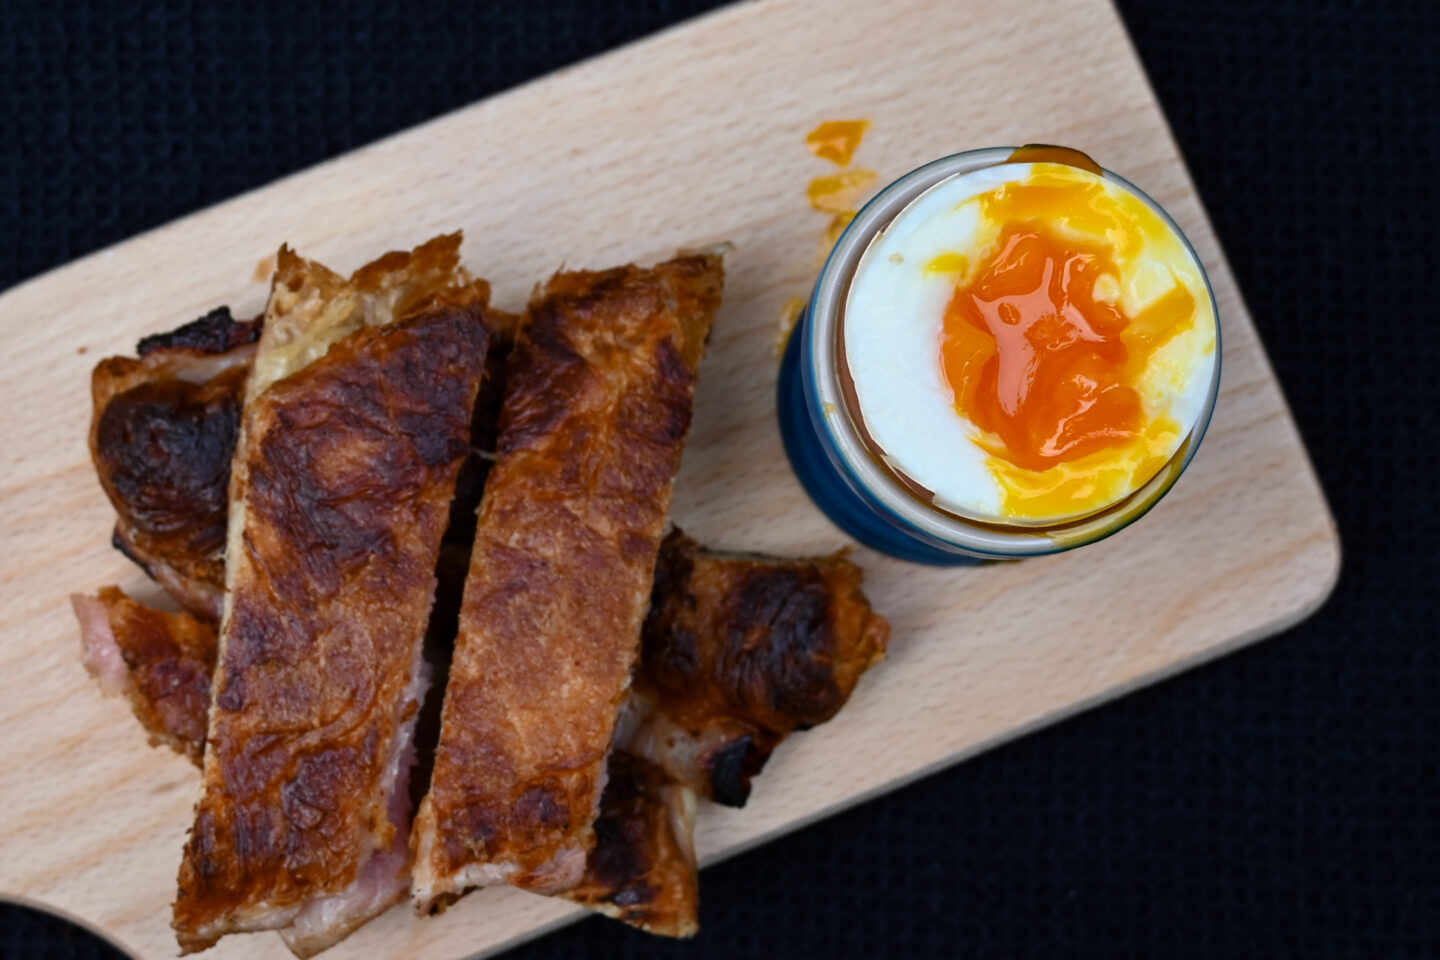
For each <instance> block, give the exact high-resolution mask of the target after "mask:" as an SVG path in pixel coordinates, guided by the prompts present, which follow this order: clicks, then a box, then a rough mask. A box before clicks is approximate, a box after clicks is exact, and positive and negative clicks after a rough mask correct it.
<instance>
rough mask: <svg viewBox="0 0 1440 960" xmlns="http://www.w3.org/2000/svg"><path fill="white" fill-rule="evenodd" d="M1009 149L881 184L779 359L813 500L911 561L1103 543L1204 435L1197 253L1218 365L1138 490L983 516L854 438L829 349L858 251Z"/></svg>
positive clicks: (1160, 488)
mask: <svg viewBox="0 0 1440 960" xmlns="http://www.w3.org/2000/svg"><path fill="white" fill-rule="evenodd" d="M1014 152H1015V148H1013V147H992V148H989V149H985V150H970V151H967V152H965V153H957V154H955V155H953V156H949V157H945V158H943V159H940V160H936V161H934V162H933V163H928V164H926V165H925V166H923V167H920V168H918V169H916V170H912V171H911V172H910V173H907V174H906V175H905V176H903V177H901V178H900V179H899V180H896V181H895V182H894V183H892V184H890V185H889V186H888V187H886V188H885V189H884V190H882V191H880V193H879V194H877V195H876V196H875V198H874V199H872V200H871V201H870V202H869V203H868V204H866V205H865V207H864V209H862V210H861V211H860V212H859V213H858V214H857V215H856V216H855V219H854V220H852V221H851V222H850V225H849V226H848V227H846V229H845V232H844V233H843V234H841V236H840V239H839V240H838V241H837V242H836V244H835V248H834V249H833V250H832V251H831V252H830V256H829V258H828V259H827V260H826V262H825V267H824V269H822V270H821V272H820V277H819V279H818V280H817V281H816V283H815V290H814V293H813V294H812V295H811V297H810V302H809V304H808V305H807V306H806V308H805V311H804V312H803V313H802V314H801V316H800V319H799V322H798V323H797V324H796V326H795V330H794V331H793V333H792V334H791V336H790V341H789V343H788V345H787V347H786V350H785V356H784V360H783V361H782V364H781V367H780V385H779V398H778V399H779V417H780V432H781V435H782V437H783V439H784V442H785V450H786V453H787V454H788V455H789V457H790V463H791V466H792V467H794V469H795V473H796V475H797V476H798V477H799V478H800V482H801V483H802V484H803V485H804V487H805V490H806V492H807V493H809V494H810V497H811V499H812V500H814V501H815V503H816V505H818V506H819V507H820V509H821V510H823V511H824V512H825V514H826V515H827V516H829V517H830V519H831V520H833V521H834V522H835V524H836V525H837V526H839V527H840V528H841V529H842V530H844V531H845V532H846V533H848V534H849V535H850V536H852V537H854V538H855V539H856V540H858V541H859V542H861V543H863V544H865V545H866V546H869V547H872V548H874V549H875V550H878V551H880V552H882V553H887V554H890V555H891V556H895V557H899V558H900V559H902V560H910V561H913V562H916V563H929V564H940V565H958V564H973V563H978V562H982V561H985V560H1015V559H1021V558H1024V557H1034V556H1042V555H1044V554H1049V553H1058V552H1060V551H1062V550H1070V549H1073V548H1075V547H1080V546H1084V545H1086V544H1090V543H1094V542H1096V541H1097V540H1102V539H1104V538H1105V537H1108V536H1110V535H1111V534H1113V533H1116V532H1118V531H1120V530H1122V529H1124V528H1125V527H1127V526H1129V525H1130V524H1131V523H1134V522H1135V521H1136V520H1138V519H1139V518H1140V517H1142V516H1143V515H1144V514H1145V513H1146V512H1147V511H1149V510H1150V508H1151V507H1153V506H1154V505H1155V504H1156V503H1157V502H1159V500H1160V498H1161V497H1163V496H1164V495H1165V494H1166V492H1168V491H1169V489H1170V488H1171V487H1172V486H1174V484H1175V481H1176V480H1178V479H1179V478H1180V474H1181V473H1182V472H1183V471H1184V470H1185V467H1186V466H1188V465H1189V463H1190V460H1191V459H1192V458H1193V457H1194V456H1195V451H1196V450H1197V449H1198V448H1199V446H1200V441H1201V440H1202V439H1203V438H1204V436H1205V430H1206V427H1207V426H1208V425H1209V422H1210V417H1211V414H1212V413H1213V411H1214V409H1215V400H1216V397H1217V395H1218V393H1219V387H1220V330H1219V316H1220V314H1219V310H1218V309H1215V294H1214V291H1213V290H1211V288H1210V280H1209V277H1208V276H1206V275H1205V270H1204V267H1203V266H1202V265H1201V264H1200V258H1199V257H1198V256H1195V257H1194V259H1195V263H1196V265H1197V267H1199V269H1200V274H1201V276H1202V278H1204V280H1205V288H1206V291H1207V292H1208V293H1209V295H1210V303H1211V307H1212V309H1215V317H1216V331H1215V351H1216V357H1215V365H1214V368H1213V373H1212V375H1211V382H1210V387H1209V392H1208V394H1207V399H1206V402H1205V406H1204V407H1203V408H1202V410H1201V412H1200V416H1199V418H1198V419H1197V420H1196V423H1195V426H1194V428H1193V429H1192V430H1191V432H1190V436H1189V437H1188V438H1187V439H1186V440H1185V442H1184V443H1183V444H1181V446H1180V449H1179V450H1177V451H1176V453H1175V455H1174V457H1172V458H1171V460H1170V462H1169V463H1167V464H1166V465H1165V466H1164V467H1162V468H1161V469H1160V471H1159V472H1157V473H1156V474H1155V476H1154V477H1153V478H1151V479H1150V481H1149V482H1148V483H1146V484H1145V485H1144V486H1143V487H1141V488H1140V489H1139V490H1137V491H1135V492H1134V493H1133V494H1131V495H1130V496H1128V497H1126V498H1125V499H1124V500H1121V501H1120V502H1119V503H1116V504H1114V505H1112V506H1110V507H1109V508H1107V509H1105V510H1102V511H1100V512H1098V513H1095V514H1092V515H1090V516H1088V517H1084V518H1082V519H1080V520H1076V521H1072V522H1069V523H1066V524H1063V525H1058V526H1053V527H1018V526H1003V525H999V524H988V523H980V522H977V521H973V520H966V519H964V518H962V517H958V516H955V515H954V514H951V513H947V512H945V511H943V510H940V509H938V508H936V507H935V506H933V505H932V504H930V503H927V502H925V501H924V500H922V499H921V498H920V497H918V496H917V495H916V494H915V493H914V492H912V491H911V490H909V489H907V488H906V487H905V486H904V485H903V484H901V483H900V482H899V481H898V480H896V478H895V477H894V476H893V475H891V474H890V473H889V472H888V471H887V470H886V469H885V468H884V467H882V466H881V465H880V464H879V463H877V462H876V460H875V459H874V457H873V456H872V455H871V453H870V452H869V451H868V450H867V449H866V447H865V445H864V444H863V443H862V441H861V438H860V434H859V432H858V431H857V430H856V428H855V425H854V423H853V421H852V420H851V419H850V415H849V413H848V412H847V404H846V402H845V399H844V396H843V394H842V390H841V385H840V378H839V371H838V363H839V357H838V354H837V350H836V344H837V339H838V336H839V331H840V318H841V314H842V312H843V310H844V307H845V299H846V296H847V294H848V291H849V286H850V278H851V277H852V276H853V275H854V273H855V269H856V266H857V265H858V263H859V262H860V258H861V256H862V255H863V254H864V252H865V250H866V248H867V247H868V246H869V245H870V242H871V240H873V239H874V237H875V236H876V234H878V233H879V232H880V231H881V230H882V229H884V228H885V226H886V225H887V224H889V223H890V221H892V220H893V219H894V218H895V217H896V216H898V215H899V213H900V211H901V210H903V209H905V207H906V206H907V205H909V203H910V202H911V201H912V200H914V199H915V198H916V197H918V196H920V194H922V193H924V192H925V191H926V190H928V189H930V188H931V187H932V186H934V185H935V184H937V183H939V182H940V181H942V180H945V179H947V178H949V177H953V176H956V175H959V174H964V173H969V172H971V171H973V170H979V169H982V168H984V167H989V166H994V165H995V164H999V163H1004V162H1005V161H1006V160H1007V159H1009V157H1010V156H1011V155H1012V154H1013V153H1014ZM1103 175H1104V176H1105V178H1106V179H1108V180H1111V181H1114V182H1115V183H1117V184H1119V185H1120V186H1122V187H1124V188H1125V189H1127V190H1129V191H1131V192H1132V193H1134V194H1135V195H1136V196H1138V197H1140V198H1142V199H1143V200H1145V201H1146V202H1147V203H1148V204H1149V205H1150V206H1151V207H1152V208H1153V209H1154V210H1155V212H1156V213H1158V214H1159V215H1160V216H1161V217H1162V218H1163V219H1164V220H1165V222H1166V223H1168V224H1169V225H1170V226H1171V227H1172V228H1173V229H1174V230H1175V232H1176V234H1177V235H1179V236H1180V237H1181V239H1182V240H1184V242H1185V245H1186V247H1187V249H1189V250H1190V253H1191V255H1192V256H1194V249H1193V248H1191V247H1190V243H1189V240H1188V239H1186V238H1185V234H1184V233H1183V232H1182V231H1181V230H1180V228H1179V226H1177V225H1176V224H1175V221H1174V220H1172V219H1171V218H1170V215H1169V214H1167V213H1166V212H1165V210H1164V209H1163V208H1162V207H1161V206H1160V205H1159V204H1158V203H1156V202H1155V201H1154V200H1152V199H1151V198H1150V197H1149V196H1148V195H1146V194H1145V193H1144V192H1143V191H1141V190H1140V189H1139V188H1138V187H1136V186H1135V185H1134V184H1132V183H1130V182H1129V181H1127V180H1125V179H1124V178H1123V177H1120V176H1118V175H1116V174H1114V173H1111V172H1110V171H1108V170H1105V171H1104V174H1103Z"/></svg>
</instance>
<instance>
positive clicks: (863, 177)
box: [805, 120, 877, 254]
mask: <svg viewBox="0 0 1440 960" xmlns="http://www.w3.org/2000/svg"><path fill="white" fill-rule="evenodd" d="M868 129H870V121H869V120H827V121H825V122H824V123H822V124H820V125H819V126H818V127H816V128H815V129H814V130H811V131H810V133H809V134H808V135H807V136H806V137H805V146H806V147H807V148H809V150H810V152H811V153H813V154H814V155H815V156H817V157H819V158H821V159H822V160H829V161H830V162H831V163H833V164H835V165H836V166H838V167H840V172H839V173H832V174H827V175H825V176H820V177H815V178H813V179H812V180H811V181H810V186H809V187H808V188H807V189H806V191H805V195H806V197H807V198H808V199H809V201H810V206H811V208H812V209H814V210H816V211H818V212H820V213H827V214H829V215H830V225H829V226H828V227H827V228H826V230H825V243H824V253H826V254H828V253H829V252H830V248H831V247H833V246H834V245H835V241H837V240H839V239H840V234H841V233H843V232H844V231H845V228H846V227H847V226H849V225H850V221H851V220H854V219H855V214H856V212H857V211H858V210H859V209H860V197H861V195H862V194H863V193H864V192H865V191H866V190H868V189H869V188H870V187H871V186H872V185H873V184H874V183H875V180H876V177H877V174H876V173H875V171H874V170H871V169H870V168H869V167H852V166H850V161H851V160H852V159H853V158H854V156H855V151H856V149H857V148H858V147H859V146H860V141H861V140H863V139H864V138H865V131H866V130H868Z"/></svg>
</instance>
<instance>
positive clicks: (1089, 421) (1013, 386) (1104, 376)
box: [943, 224, 1144, 470]
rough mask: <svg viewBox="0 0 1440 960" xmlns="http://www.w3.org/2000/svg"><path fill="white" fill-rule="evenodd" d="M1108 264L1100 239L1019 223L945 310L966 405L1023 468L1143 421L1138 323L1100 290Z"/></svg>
mask: <svg viewBox="0 0 1440 960" xmlns="http://www.w3.org/2000/svg"><path fill="white" fill-rule="evenodd" d="M1104 271H1105V257H1104V254H1103V253H1102V252H1101V251H1099V250H1098V249H1090V250H1085V249H1078V248H1077V247H1076V246H1075V245H1073V244H1066V243H1065V242H1063V241H1061V240H1060V239H1059V238H1057V237H1055V236H1053V235H1052V234H1050V233H1049V232H1048V231H1047V230H1045V229H1044V228H1043V227H1041V226H1039V225H1037V224H1024V225H1020V224H1011V225H1009V226H1007V227H1006V228H1005V230H1004V231H1003V232H1002V234H1001V236H1000V251H999V253H997V254H996V255H995V257H994V259H992V260H991V261H990V262H989V263H987V264H986V265H985V266H984V267H983V268H982V269H981V270H980V272H979V275H978V276H977V277H976V278H975V279H974V280H973V281H972V282H971V283H969V284H968V285H965V286H963V287H960V288H957V289H956V291H955V296H954V297H953V298H952V299H951V301H950V305H949V306H948V307H947V308H946V311H945V342H944V346H943V362H944V367H945V375H946V377H947V379H949V381H950V386H951V388H952V389H953V390H954V391H955V400H956V404H957V405H958V406H959V408H960V410H961V411H962V412H963V413H964V414H965V415H966V416H967V417H969V418H970V420H971V421H972V422H973V423H974V424H975V425H976V426H978V427H980V428H981V429H982V430H987V431H989V432H990V433H993V434H995V435H996V436H998V437H999V438H1000V440H1001V442H1002V444H1003V451H1004V454H1005V456H1006V457H1007V459H1009V460H1010V461H1011V462H1012V463H1014V464H1016V465H1017V466H1021V467H1025V468H1027V469H1029V470H1045V469H1047V468H1049V467H1052V466H1054V465H1055V464H1056V463H1059V462H1061V461H1064V460H1074V459H1076V458H1078V457H1081V456H1084V455H1085V454H1087V453H1094V452H1095V451H1097V450H1101V449H1103V448H1105V447H1111V446H1118V445H1120V444H1123V443H1124V442H1126V441H1127V440H1129V439H1130V438H1131V437H1133V436H1134V435H1135V434H1136V433H1137V432H1138V431H1139V429H1140V428H1141V427H1142V426H1143V418H1144V411H1143V410H1142V408H1141V405H1140V396H1139V394H1138V393H1137V392H1136V391H1135V389H1134V387H1132V386H1130V385H1129V384H1128V383H1127V382H1126V379H1127V378H1126V372H1127V368H1128V367H1129V366H1130V351H1129V350H1128V349H1127V347H1126V345H1125V344H1124V343H1123V342H1122V341H1121V339H1120V334H1121V332H1122V331H1123V330H1124V329H1125V327H1126V324H1127V321H1126V319H1125V316H1124V315H1123V314H1122V313H1121V312H1120V311H1119V310H1118V309H1116V308H1115V307H1114V306H1113V305H1112V304H1109V303H1105V302H1104V301H1102V300H1097V299H1096V297H1095V281H1096V280H1097V279H1098V278H1099V276H1100V275H1101V274H1102V273H1103V272H1104Z"/></svg>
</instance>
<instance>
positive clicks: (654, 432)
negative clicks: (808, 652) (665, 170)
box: [414, 256, 723, 909]
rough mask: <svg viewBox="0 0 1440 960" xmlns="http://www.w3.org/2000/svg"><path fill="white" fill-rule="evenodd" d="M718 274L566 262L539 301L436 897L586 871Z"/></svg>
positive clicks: (435, 811) (481, 574)
mask: <svg viewBox="0 0 1440 960" xmlns="http://www.w3.org/2000/svg"><path fill="white" fill-rule="evenodd" d="M722 279H723V272H722V266H721V263H720V259H719V258H718V257H713V256H694V257H684V258H680V259H677V260H674V261H671V262H669V263H664V264H661V265H659V266H657V267H655V268H654V269H648V270H646V269H639V268H636V267H621V268H618V269H615V270H609V271H605V272H600V273H562V274H559V275H557V276H556V277H555V278H554V279H553V280H551V282H550V284H549V286H548V287H547V288H546V290H545V291H544V292H543V295H542V296H540V297H539V298H538V299H537V300H536V301H535V302H534V303H533V304H532V305H531V308H530V311H529V315H528V319H527V321H526V324H525V326H524V327H522V329H521V332H520V335H519V338H518V340H517V343H516V346H515V348H514V352H513V354H512V358H511V366H510V370H509V374H508V377H509V380H508V386H507V389H506V395H505V400H504V406H503V408H502V412H501V419H500V437H499V449H498V457H499V460H498V463H497V464H496V465H495V467H494V468H493V469H492V471H491V473H490V477H489V479H488V482H487V484H486V488H485V494H484V498H483V500H482V503H481V508H480V519H479V529H478V534H477V536H476V541H475V550H474V553H473V555H472V558H471V566H470V574H469V577H468V580H467V583H466V586H465V597H464V603H463V606H462V610H461V615H460V635H459V639H458V642H457V647H456V652H455V658H454V661H453V663H452V664H451V668H450V678H449V684H448V687H447V689H446V697H445V706H444V711H443V720H442V732H441V739H440V745H439V749H438V753H437V756H436V762H435V771H434V775H433V777H432V780H431V786H430V792H429V794H428V796H427V797H426V799H425V801H424V803H423V804H422V806H421V810H420V813H419V815H418V816H417V818H416V823H415V835H416V851H417V858H418V859H417V863H416V866H415V874H414V887H415V898H416V903H417V905H418V906H420V907H421V908H422V909H426V908H429V907H431V906H434V905H436V904H437V903H438V902H439V901H440V900H441V899H442V898H444V897H447V896H450V895H454V894H458V893H460V892H462V891H463V890H464V889H465V888H467V887H469V886H473V885H476V884H477V883H481V884H484V883H497V882H510V883H514V884H516V885H518V886H523V887H528V888H531V889H535V890H539V891H547V892H554V891H556V890H559V889H564V888H565V887H568V886H573V885H574V884H575V883H577V882H578V881H579V878H580V874H581V872H582V871H583V868H584V858H585V855H586V853H587V851H588V850H589V848H590V847H591V845H592V844H593V830H592V823H593V821H594V819H595V812H596V809H597V806H598V803H599V799H600V788H601V786H602V782H603V773H604V764H605V757H606V754H607V752H608V750H609V747H610V741H611V735H612V732H613V729H614V723H615V717H616V712H617V710H618V708H619V707H620V705H621V703H622V702H623V700H624V695H625V690H626V687H627V686H628V682H629V676H630V670H631V666H632V665H633V663H634V660H635V656H636V654H637V652H638V649H639V631H640V624H641V620H642V618H643V617H644V614H645V608H646V606H647V604H648V602H649V595H650V586H651V577H652V575H653V571H654V564H655V556H656V551H657V550H658V548H659V542H660V535H661V532H662V530H663V527H664V523H665V517H666V513H667V512H668V510H669V505H670V493H671V484H672V481H673V479H674V476H675V473H676V471H677V470H678V468H679V465H680V453H681V447H682V445H683V443H684V439H685V434H686V431H687V430H688V429H689V425H690V413H691V405H692V401H693V397H694V388H695V375H696V366H697V365H698V363H699V359H700V354H701V352H702V350H703V348H704V341H705V338H706V336H707V335H708V332H709V326H710V322H711V319H712V317H713V315H714V311H715V309H716V308H717V307H718V305H719V300H720V287H721V283H722Z"/></svg>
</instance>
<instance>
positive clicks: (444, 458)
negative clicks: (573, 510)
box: [174, 303, 487, 952]
mask: <svg viewBox="0 0 1440 960" xmlns="http://www.w3.org/2000/svg"><path fill="white" fill-rule="evenodd" d="M267 336H268V331H267ZM486 341H487V334H486V330H485V327H484V324H483V317H482V315H481V307H480V306H479V305H478V304H476V303H471V304H468V305H463V306H457V305H451V304H445V303H439V304H435V303H432V304H430V306H429V308H427V309H424V310H422V312H420V313H418V314H412V315H410V316H409V317H407V318H405V319H403V320H401V321H398V322H395V323H392V324H389V325H385V326H375V327H363V328H361V329H360V330H359V331H358V332H354V333H351V334H349V335H348V336H346V337H345V338H344V339H342V340H339V341H338V342H336V343H334V344H333V345H331V346H330V347H329V350H328V352H327V353H325V354H324V355H323V356H322V357H321V358H320V359H318V360H314V361H313V362H310V363H309V364H308V365H307V366H304V367H303V369H301V370H300V371H299V372H298V373H293V374H291V375H289V376H286V377H284V378H283V379H279V380H277V381H276V382H274V384H273V385H271V386H270V387H269V389H267V390H265V391H264V392H263V393H261V394H259V396H257V397H255V398H253V399H252V400H251V401H250V403H249V405H248V406H247V408H246V410H245V414H244V416H245V426H244V431H245V433H244V436H245V440H244V441H243V442H242V445H241V452H240V454H239V455H238V456H239V457H240V458H243V461H244V463H243V470H244V476H245V477H246V479H245V482H244V484H243V492H242V496H243V500H244V504H245V510H244V512H243V517H244V524H243V529H242V530H241V531H240V532H239V538H240V539H239V541H238V542H239V543H240V544H242V545H243V547H242V549H241V550H240V551H239V556H238V557H237V556H236V555H235V554H234V553H232V554H231V555H230V556H229V558H228V561H229V564H230V570H229V584H228V586H229V596H228V598H227V605H226V607H227V609H226V617H225V620H224V622H223V624H222V628H221V637H222V641H221V655H220V665H219V668H218V670H217V673H216V677H215V684H214V700H213V703H212V708H211V717H210V747H209V750H208V751H207V753H206V760H205V776H204V795H203V797H202V799H201V801H200V803H199V805H198V807H197V810H196V817H195V826H194V829H193V830H192V832H191V836H190V839H189V842H188V844H187V846H186V849H185V857H184V861H183V863H182V865H181V870H180V879H179V887H180V892H179V898H178V900H177V901H176V903H175V920H174V925H175V929H176V932H177V936H178V939H179V940H180V943H181V946H182V947H183V948H184V949H185V950H186V951H187V952H189V951H194V950H198V949H203V948H205V947H207V946H209V945H210V944H212V943H214V941H215V940H216V939H217V938H218V937H219V936H221V935H223V934H224V933H227V932H232V931H238V930H245V929H269V928H274V927H277V926H283V925H285V924H286V923H288V922H289V920H290V919H291V918H293V916H294V914H295V913H296V912H298V910H299V908H300V907H301V906H303V905H304V904H305V902H306V901H307V900H310V899H313V898H315V897H317V896H322V895H325V894H333V893H337V892H339V891H342V890H344V889H345V888H346V887H347V886H348V885H349V884H351V883H352V881H354V880H355V878H356V876H357V872H358V870H359V868H360V867H361V866H362V865H363V863H364V861H365V860H366V859H367V857H368V856H369V854H370V853H371V851H372V849H376V848H380V849H383V848H384V847H385V845H386V844H388V842H389V841H390V840H391V839H392V838H393V832H394V831H393V827H392V826H391V824H390V822H389V818H388V813H387V809H386V807H387V802H388V799H389V798H388V796H387V795H386V789H387V787H388V786H389V785H388V784H387V783H385V778H386V770H385V767H386V764H387V761H389V760H390V758H391V752H392V747H393V745H394V740H395V737H396V732H397V727H398V726H399V725H400V724H401V723H402V721H404V720H406V719H408V714H410V713H413V711H414V710H415V709H416V707H417V706H418V705H416V704H414V703H413V701H408V700H407V690H409V688H410V686H411V682H412V680H413V679H414V674H415V671H416V669H417V665H418V652H419V643H420V639H421V637H422V635H423V633H424V630H425V624H426V617H427V614H428V611H429V608H430V604H431V600H432V595H433V591H434V571H435V563H436V556H437V553H438V551H439V548H440V540H441V536H442V534H443V533H444V530H445V522H446V517H447V513H448V509H449V504H450V497H451V495H452V493H453V490H454V484H455V477H456V472H457V470H458V468H459V465H460V462H461V460H462V459H463V457H464V456H465V455H466V453H467V451H468V449H469V427H470V418H471V413H472V410H473V406H474V402H475V394H476V389H477V386H478V381H479V378H480V375H481V372H482V369H483V366H484V360H485V352H486ZM238 464H239V461H238V460H237V470H240V469H242V467H241V466H239V465H238Z"/></svg>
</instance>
